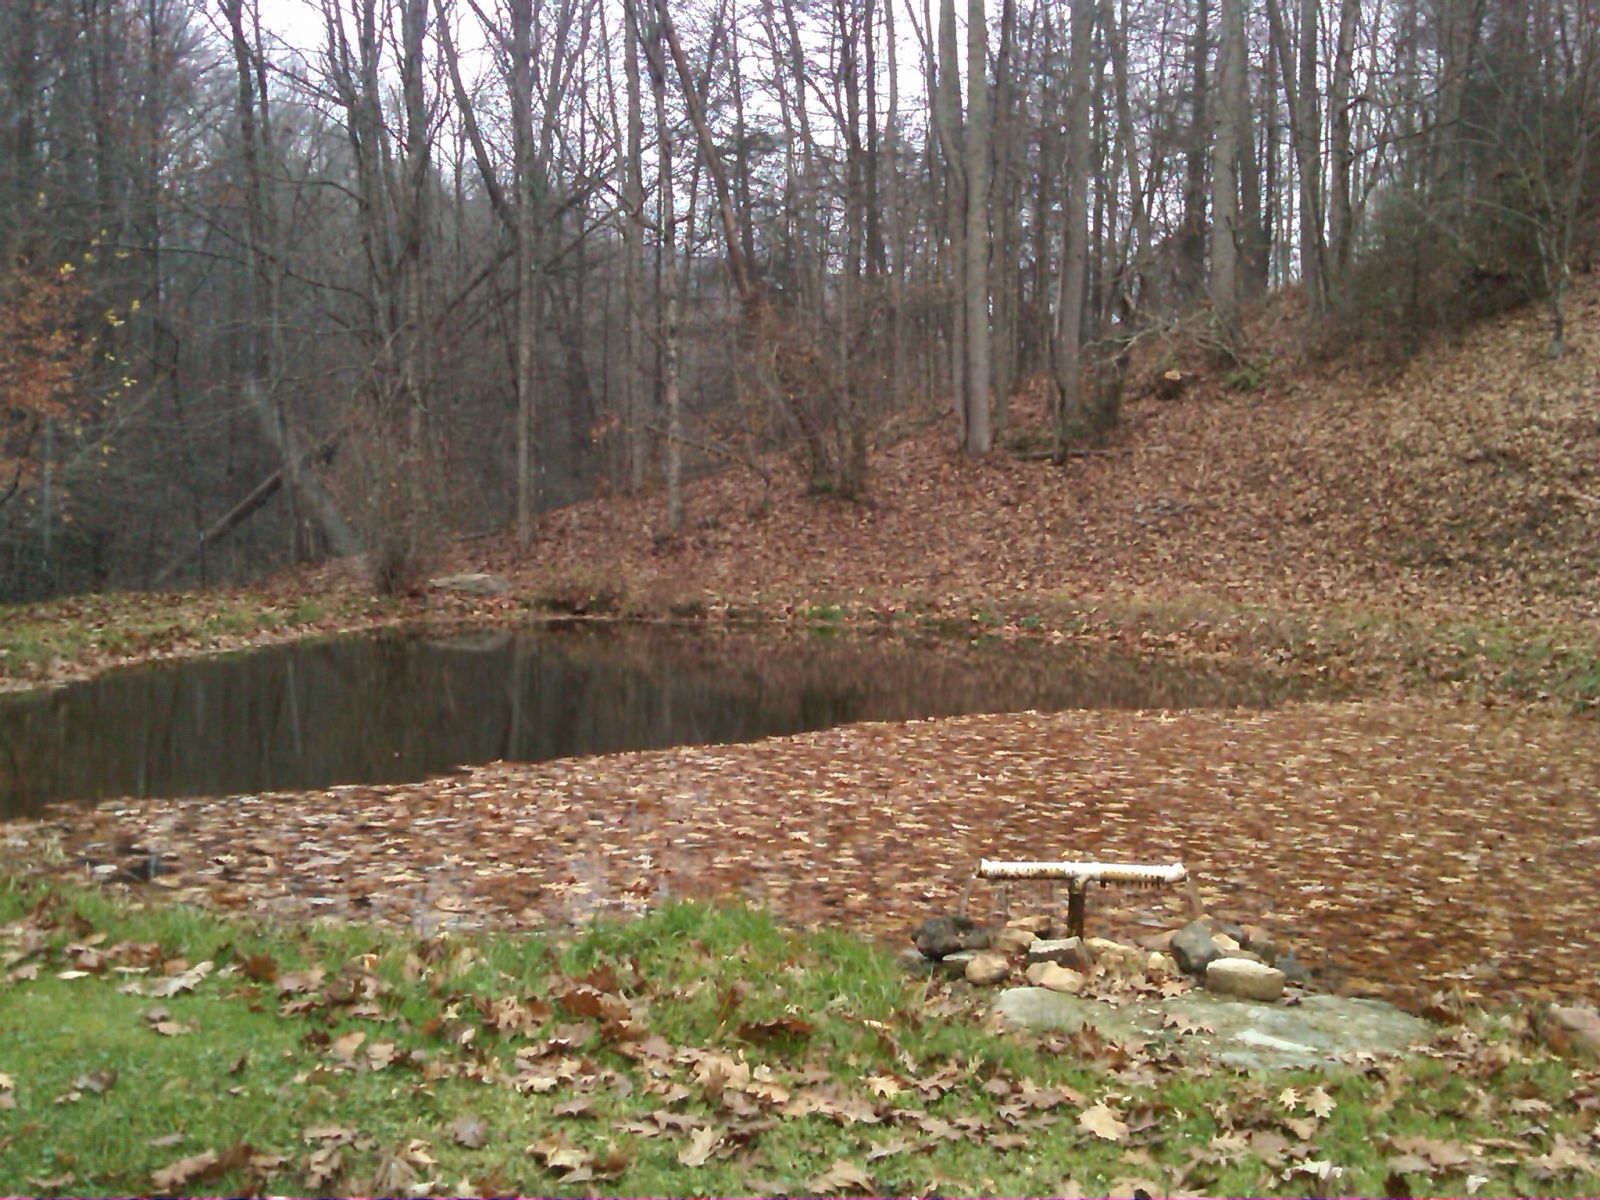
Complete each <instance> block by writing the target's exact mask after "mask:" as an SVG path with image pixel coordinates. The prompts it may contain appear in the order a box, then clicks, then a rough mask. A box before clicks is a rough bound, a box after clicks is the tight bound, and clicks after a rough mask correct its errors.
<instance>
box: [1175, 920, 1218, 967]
mask: <svg viewBox="0 0 1600 1200" xmlns="http://www.w3.org/2000/svg"><path fill="white" fill-rule="evenodd" d="M1167 953H1169V954H1171V955H1172V957H1173V959H1174V960H1176V962H1177V964H1178V969H1179V970H1181V971H1183V972H1185V973H1186V974H1189V975H1204V974H1205V973H1206V968H1207V967H1209V966H1210V965H1211V964H1212V962H1214V961H1215V960H1216V959H1219V958H1221V957H1222V947H1221V946H1219V945H1217V943H1216V942H1214V941H1213V940H1212V938H1211V930H1209V929H1207V928H1206V926H1205V923H1204V922H1203V921H1190V922H1189V923H1188V924H1187V925H1185V926H1184V927H1183V928H1182V929H1180V930H1178V932H1177V933H1175V934H1173V935H1172V943H1171V944H1170V945H1169V946H1168V947H1167Z"/></svg>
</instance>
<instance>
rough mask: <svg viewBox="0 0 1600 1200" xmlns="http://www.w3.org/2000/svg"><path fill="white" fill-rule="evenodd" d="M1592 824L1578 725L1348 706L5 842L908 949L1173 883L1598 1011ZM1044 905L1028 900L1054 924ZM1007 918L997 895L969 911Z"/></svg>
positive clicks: (216, 816) (457, 782)
mask: <svg viewBox="0 0 1600 1200" xmlns="http://www.w3.org/2000/svg"><path fill="white" fill-rule="evenodd" d="M1596 794H1600V740H1597V739H1596V738H1595V737H1594V730H1593V727H1592V725H1591V724H1590V723H1588V722H1586V721H1579V720H1573V719H1571V718H1565V719H1564V718H1557V717H1548V716H1526V715H1524V716H1515V715H1510V714H1508V713H1505V712H1502V711H1496V710H1490V711H1484V710H1479V709H1475V708H1469V707H1464V706H1462V707H1454V708H1447V707H1440V706H1436V705H1426V704H1418V703H1408V704H1376V703H1356V702H1352V703H1341V704H1299V705H1291V706H1288V707H1285V708H1283V709H1279V710H1276V711H1267V712H1256V713H1251V712H1244V711H1239V712H1222V711H1209V712H1180V713H1153V712H1069V713H1061V714H1055V715H1039V714H1018V715H1010V716H1000V717H966V718H956V719H951V720H941V721H922V722H912V723H909V724H903V725H902V724H893V725H890V724H868V725H858V726H852V727H847V728H842V729H836V730H832V731H828V732H824V733H817V734H810V735H804V736H799V737H792V738H781V739H773V740H769V741H766V742H761V743H757V744H753V745H740V746H723V747H710V748H687V749H682V750H672V751H663V752H650V753H636V754H621V755H613V756H607V757H600V758H585V759H570V760H564V761H558V762H552V763H545V764H538V765H531V766H525V765H506V764H492V765H489V766H484V767H479V768H476V769H473V770H470V771H466V772H463V773H462V774H460V775H456V776H451V777H446V778H442V779H435V780H429V781H426V782H423V783H418V784H412V785H402V786H383V787H361V786H354V787H341V788H335V789H332V790H330V791H327V792H323V793H307V794H298V795H263V796H258V797H228V798H220V799H215V800H197V801H177V802H164V801H143V802H136V801H128V802H123V803H112V804H106V805H102V806H101V807H100V808H99V809H97V810H93V811H91V812H88V813H83V814H75V813H68V812H65V811H63V810H57V811H58V814H59V815H58V816H57V817H55V818H52V819H48V820H45V821H43V822H40V823H38V824H37V825H32V826H29V825H14V826H12V827H11V828H10V830H9V839H10V841H11V842H12V844H13V845H14V846H18V847H21V846H24V845H25V846H27V847H28V850H27V853H28V855H29V856H31V857H33V858H34V859H35V860H36V861H43V860H45V859H51V860H53V861H54V863H55V866H54V868H53V870H54V871H55V872H56V873H58V874H59V875H61V876H64V877H76V878H82V877H83V875H84V872H85V870H86V864H105V865H104V866H102V871H108V870H109V869H110V865H111V864H117V863H127V862H130V861H133V862H135V864H136V863H137V860H138V857H139V856H140V855H144V854H148V853H149V852H151V851H155V852H157V853H159V854H160V857H161V863H162V865H163V868H164V869H170V870H171V871H172V872H173V873H172V874H169V875H159V876H158V877H157V879H156V884H155V886H157V887H159V888H160V889H163V890H166V891H168V892H170V893H171V894H174V895H176V896H179V897H182V898H192V899H195V900H198V901H200V902H203V903H207V904H211V905H216V906H220V907H223V908H229V909H241V910H246V911H258V912H270V913H277V914H283V915H293V916H310V915H316V914H328V915H341V916H347V917H358V918H371V919H375V920H378V921H382V922H387V923H391V924H398V925H403V926H408V927H415V928H418V929H424V930H429V929H435V928H438V927H439V926H441V925H448V926H460V925H466V926H476V925H490V926H500V927H509V928H519V927H522V928H525V927H538V926H541V925H545V924H556V925H561V924H566V923H572V924H581V923H582V922H583V921H585V920H587V919H588V918H589V917H590V916H592V915H593V914H595V913H616V912H639V911H642V910H644V909H646V908H648V907H651V906H653V905H656V904H659V903H660V902H661V901H662V900H663V899H665V898H669V897H680V896H693V897H728V896H736V897H745V898H747V899H750V900H752V901H755V902H759V903H761V904H764V905H768V906H770V907H771V908H772V909H773V910H774V911H775V912H777V913H778V914H780V915H781V916H783V917H785V918H787V919H790V920H792V921H795V922H797V923H802V924H813V923H814V924H819V925H824V926H838V927H842V928H844V929H847V930H850V931H852V932H858V933H863V934H872V935H878V936H882V937H885V938H891V939H893V938H898V939H902V940H903V939H904V938H905V937H906V935H907V934H908V932H909V930H910V928H911V927H912V925H914V924H915V923H916V922H917V921H918V920H920V919H922V918H923V917H926V916H929V915H933V914H937V913H942V912H946V911H950V910H951V909H953V908H954V907H955V906H956V905H958V904H959V903H960V901H961V897H962V895H963V892H964V891H965V890H966V889H967V887H968V885H969V881H970V878H971V875H972V872H973V868H974V867H975V865H976V863H977V861H978V859H979V858H981V857H991V858H1036V857H1062V858H1083V857H1091V858H1108V859H1113V860H1117V859H1129V860H1134V861H1153V862H1168V861H1174V860H1181V861H1183V862H1184V863H1185V864H1186V865H1187V866H1188V867H1189V869H1190V871H1191V872H1192V873H1193V874H1194V875H1195V877H1196V878H1197V879H1198V880H1199V881H1200V883H1201V885H1202V895H1203V896H1204V897H1205V899H1206V900H1207V902H1208V904H1209V906H1210V907H1211V908H1212V910H1213V911H1214V912H1217V913H1218V914H1220V915H1224V916H1229V917H1236V918H1238V919H1241V920H1247V921H1248V920H1255V921H1261V922H1263V923H1265V924H1267V925H1269V926H1272V927H1274V928H1275V929H1276V930H1277V931H1278V932H1279V934H1280V936H1281V937H1283V938H1285V939H1287V940H1289V941H1290V942H1292V943H1294V944H1297V945H1298V947H1299V950H1300V954H1301V957H1302V958H1303V959H1305V960H1306V961H1308V962H1309V963H1311V964H1312V965H1314V966H1315V967H1317V968H1318V969H1319V971H1320V982H1321V984H1322V985H1323V986H1325V987H1328V988H1330V989H1335V990H1343V991H1353V992H1359V993H1364V994H1382V995H1386V996H1388V997H1390V998H1393V999H1397V1000H1400V1001H1402V1002H1409V1003H1411V1004H1413V1005H1415V1004H1417V1003H1420V1002H1421V1001H1423V1000H1424V999H1426V998H1427V997H1428V996H1429V995H1431V994H1432V993H1433V992H1435V991H1441V990H1442V991H1446V992H1455V993H1459V994H1462V995H1465V996H1467V997H1469V998H1470V997H1479V996H1481V997H1483V998H1484V999H1486V1000H1494V1001H1501V1000H1506V999H1508V998H1510V997H1511V996H1512V995H1521V996H1524V997H1528V996H1534V995H1540V994H1545V995H1549V996H1552V997H1559V998H1566V999H1576V998H1579V997H1585V998H1587V999H1589V1000H1590V1001H1594V1000H1597V999H1600V988H1597V986H1596V984H1595V975H1594V966H1593V965H1594V962H1595V961H1596V957H1597V955H1600V930H1597V928H1596V926H1595V921H1594V914H1595V913H1596V912H1600V880H1597V878H1596V876H1595V873H1594V871H1593V869H1592V868H1593V863H1594V861H1595V858H1596V855H1597V853H1600V806H1596V805H1595V803H1594V797H1595V795H1596ZM44 847H50V848H51V849H50V850H49V852H48V853H47V852H46V850H45V849H44ZM130 855H131V856H132V857H131V858H130ZM130 886H133V887H135V888H142V887H148V886H151V885H147V884H132V885H130ZM1042 887H1043V885H1028V886H1027V887H1021V886H1019V887H1017V888H1015V889H1014V891H1013V893H1012V895H1011V897H1010V898H1011V899H1012V900H1013V901H1014V902H1015V903H1016V904H1017V905H1021V906H1038V905H1042V904H1045V903H1047V902H1048V897H1047V896H1046V894H1045V892H1044V891H1043V890H1042ZM1000 901H1001V897H1000V896H999V895H998V894H997V893H995V892H994V891H992V890H991V889H990V885H982V886H981V887H980V888H978V889H977V890H975V891H974V892H973V895H972V900H971V903H972V905H973V907H974V909H975V911H977V912H979V913H984V912H986V911H987V910H988V909H989V908H990V907H992V906H993V905H996V904H998V903H1000ZM1090 911H1091V922H1092V923H1093V924H1094V925H1095V926H1096V927H1097V928H1098V929H1101V930H1104V931H1108V932H1111V933H1113V934H1116V933H1121V934H1126V935H1129V936H1134V935H1139V934H1149V933H1151V932H1152V931H1153V930H1154V929H1158V928H1160V927H1161V926H1162V925H1168V926H1170V925H1174V924H1177V923H1181V921H1182V920H1184V919H1186V918H1185V917H1184V916H1183V914H1184V912H1185V911H1186V908H1185V901H1184V900H1183V898H1181V897H1177V896H1167V895H1162V894H1159V893H1150V892H1134V893H1129V894H1120V893H1118V892H1115V891H1111V890H1107V891H1103V892H1097V893H1095V895H1094V897H1093V898H1092V902H1091V910H1090Z"/></svg>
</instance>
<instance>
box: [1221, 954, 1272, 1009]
mask: <svg viewBox="0 0 1600 1200" xmlns="http://www.w3.org/2000/svg"><path fill="white" fill-rule="evenodd" d="M1206 991H1208V992H1220V993H1221V994H1222V995H1224V996H1238V997H1240V998H1241V999H1244V1000H1266V1001H1273V1000H1276V999H1278V997H1280V996H1282V995H1283V972H1282V971H1280V970H1278V969H1277V968H1276V967H1269V966H1267V965H1266V964H1265V963H1258V962H1252V961H1250V960H1249V959H1248V958H1215V959H1212V960H1211V962H1210V964H1209V965H1208V966H1207V967H1206Z"/></svg>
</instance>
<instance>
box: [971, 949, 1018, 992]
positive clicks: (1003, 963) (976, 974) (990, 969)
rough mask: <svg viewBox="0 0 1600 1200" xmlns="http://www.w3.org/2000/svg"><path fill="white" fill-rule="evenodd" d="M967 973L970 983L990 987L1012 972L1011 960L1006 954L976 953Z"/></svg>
mask: <svg viewBox="0 0 1600 1200" xmlns="http://www.w3.org/2000/svg"><path fill="white" fill-rule="evenodd" d="M965 974H966V977H967V982H968V983H973V984H977V985H978V986H979V987H989V986H991V985H992V984H996V983H999V982H1000V981H1001V980H1002V979H1004V978H1005V977H1006V976H1007V975H1010V974H1011V960H1010V959H1008V958H1007V957H1006V956H1005V955H1004V954H974V955H973V956H972V960H971V961H970V962H968V963H967V968H966V971H965Z"/></svg>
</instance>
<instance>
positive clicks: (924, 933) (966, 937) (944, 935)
mask: <svg viewBox="0 0 1600 1200" xmlns="http://www.w3.org/2000/svg"><path fill="white" fill-rule="evenodd" d="M911 940H912V941H914V942H915V943H916V944H917V949H918V950H921V951H922V952H923V953H924V954H925V955H927V956H928V957H929V958H944V957H946V956H947V955H950V954H955V953H956V952H957V951H960V950H987V949H988V948H989V931H988V930H987V929H985V928H983V927H982V926H981V925H979V924H978V923H977V922H976V921H974V920H972V919H971V918H970V917H962V916H954V917H930V918H928V920H926V921H924V922H923V923H922V924H921V925H918V926H917V932H916V933H915V934H913V935H912V939H911Z"/></svg>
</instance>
